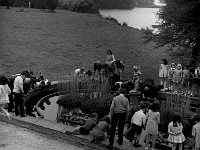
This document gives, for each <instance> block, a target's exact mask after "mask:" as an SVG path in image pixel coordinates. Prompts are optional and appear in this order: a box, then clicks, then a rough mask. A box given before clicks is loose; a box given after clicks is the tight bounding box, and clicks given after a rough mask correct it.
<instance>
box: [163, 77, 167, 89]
mask: <svg viewBox="0 0 200 150" xmlns="http://www.w3.org/2000/svg"><path fill="white" fill-rule="evenodd" d="M163 86H164V89H166V88H167V79H166V77H163Z"/></svg>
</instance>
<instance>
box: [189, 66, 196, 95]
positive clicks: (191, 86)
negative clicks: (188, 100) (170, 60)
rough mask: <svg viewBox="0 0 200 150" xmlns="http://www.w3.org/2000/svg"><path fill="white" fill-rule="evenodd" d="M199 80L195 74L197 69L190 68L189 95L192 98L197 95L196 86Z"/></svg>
mask: <svg viewBox="0 0 200 150" xmlns="http://www.w3.org/2000/svg"><path fill="white" fill-rule="evenodd" d="M197 79H198V77H197V75H196V73H195V68H193V67H191V68H189V94H190V95H191V96H193V95H195V94H196V93H195V91H196V90H195V88H196V87H195V86H196V84H197Z"/></svg>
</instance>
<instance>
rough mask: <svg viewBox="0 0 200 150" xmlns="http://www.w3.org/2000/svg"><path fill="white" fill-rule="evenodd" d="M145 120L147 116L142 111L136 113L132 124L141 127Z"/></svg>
mask: <svg viewBox="0 0 200 150" xmlns="http://www.w3.org/2000/svg"><path fill="white" fill-rule="evenodd" d="M144 120H145V114H144V112H143V111H142V110H139V111H137V112H135V114H134V115H133V117H132V118H131V122H132V123H133V124H136V125H138V126H141V125H142V124H143V123H144Z"/></svg>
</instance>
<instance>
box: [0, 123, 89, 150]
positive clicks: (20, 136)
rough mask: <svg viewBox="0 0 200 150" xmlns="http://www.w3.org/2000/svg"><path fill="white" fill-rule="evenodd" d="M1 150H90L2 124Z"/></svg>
mask: <svg viewBox="0 0 200 150" xmlns="http://www.w3.org/2000/svg"><path fill="white" fill-rule="evenodd" d="M0 150H88V148H87V147H82V145H79V146H78V145H77V144H76V145H75V144H73V145H72V144H70V143H69V142H67V141H66V140H62V139H59V138H55V137H52V136H49V135H46V134H42V133H39V132H36V131H33V130H29V129H26V128H22V127H18V126H15V125H12V124H8V123H5V122H0Z"/></svg>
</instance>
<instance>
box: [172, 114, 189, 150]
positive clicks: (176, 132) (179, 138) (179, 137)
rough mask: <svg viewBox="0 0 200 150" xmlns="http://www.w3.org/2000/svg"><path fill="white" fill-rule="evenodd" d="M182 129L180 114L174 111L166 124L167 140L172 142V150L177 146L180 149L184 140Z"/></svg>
mask: <svg viewBox="0 0 200 150" xmlns="http://www.w3.org/2000/svg"><path fill="white" fill-rule="evenodd" d="M182 131H183V125H182V123H181V116H180V115H179V114H178V113H174V115H173V121H172V122H170V123H169V125H168V133H169V136H168V141H169V142H170V143H172V150H176V147H177V146H178V147H179V150H182V147H183V144H182V143H183V142H184V141H185V136H184V135H183V133H182Z"/></svg>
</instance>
